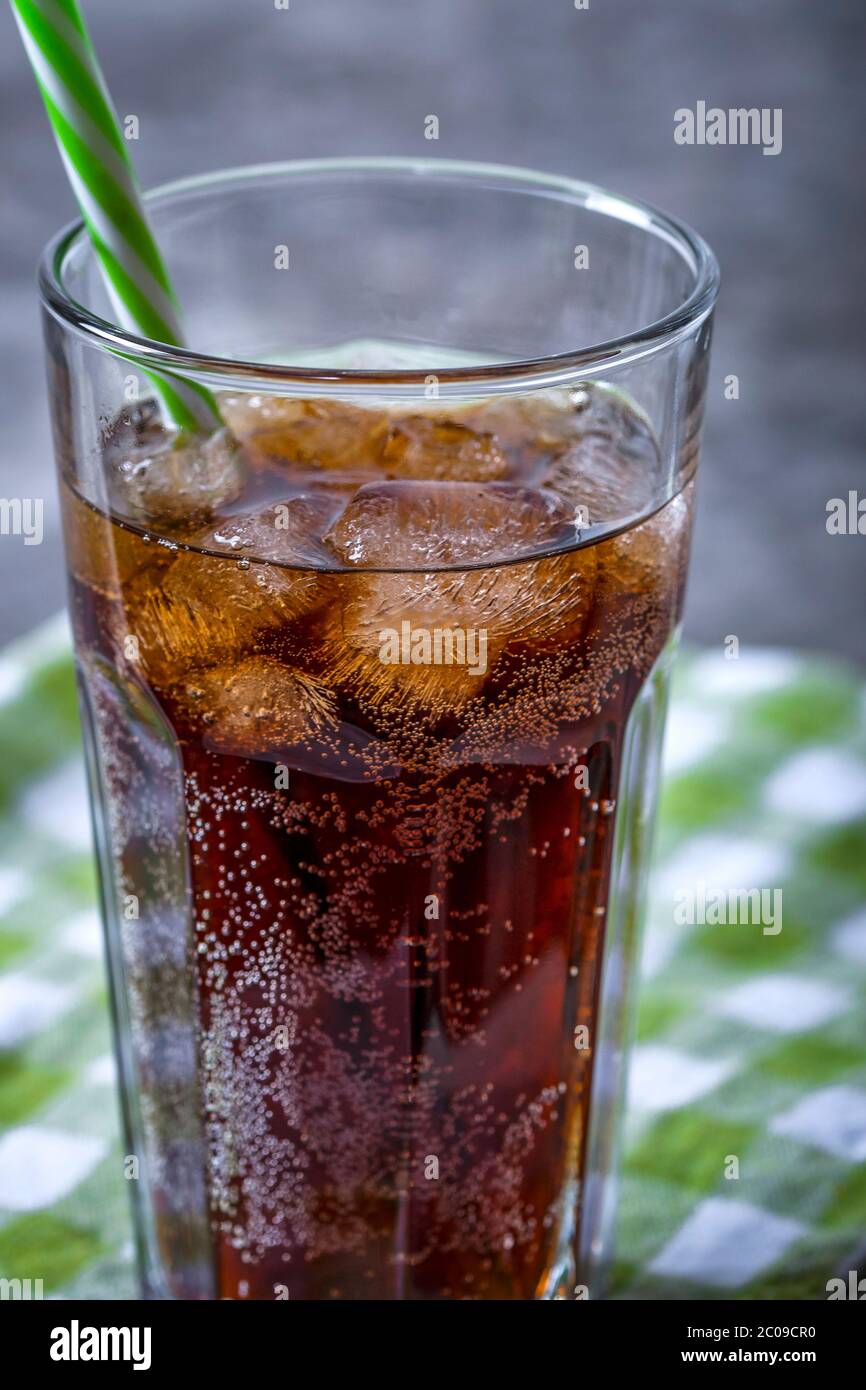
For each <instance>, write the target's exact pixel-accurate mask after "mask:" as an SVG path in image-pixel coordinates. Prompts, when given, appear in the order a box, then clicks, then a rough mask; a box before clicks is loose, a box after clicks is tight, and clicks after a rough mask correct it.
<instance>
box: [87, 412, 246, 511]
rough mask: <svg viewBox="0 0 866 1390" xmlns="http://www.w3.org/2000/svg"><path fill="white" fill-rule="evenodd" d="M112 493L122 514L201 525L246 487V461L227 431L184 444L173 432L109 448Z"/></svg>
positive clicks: (109, 487)
mask: <svg viewBox="0 0 866 1390" xmlns="http://www.w3.org/2000/svg"><path fill="white" fill-rule="evenodd" d="M106 471H107V482H108V495H109V501H110V503H111V506H112V509H113V510H114V511H115V512H116V513H117V515H118V516H121V517H124V518H127V519H129V520H132V521H137V522H139V523H143V524H145V525H147V526H155V527H156V526H171V527H178V526H179V527H182V528H183V527H185V526H186V525H187V524H193V525H194V524H195V523H196V522H198V523H201V522H202V521H203V520H205V519H206V518H207V517H209V516H212V515H213V513H214V512H216V511H218V510H219V509H220V508H221V507H224V506H225V505H226V504H227V503H230V502H233V501H235V500H236V499H237V498H238V497H239V496H240V494H241V492H242V491H243V486H244V465H243V457H242V455H241V452H240V450H239V449H238V446H237V444H236V442H235V440H234V439H233V438H232V436H231V435H230V434H229V433H228V431H227V430H218V431H217V432H216V433H215V434H213V435H211V436H210V437H209V438H208V439H198V438H196V439H194V440H191V441H190V442H188V443H180V442H179V440H178V439H176V438H173V437H172V436H170V435H168V434H162V435H160V436H159V437H158V438H155V439H153V440H151V441H150V442H148V443H146V442H144V441H142V440H140V439H139V440H137V441H136V443H135V444H134V445H133V446H132V447H130V448H123V447H115V446H112V448H111V449H110V450H108V451H107V452H106Z"/></svg>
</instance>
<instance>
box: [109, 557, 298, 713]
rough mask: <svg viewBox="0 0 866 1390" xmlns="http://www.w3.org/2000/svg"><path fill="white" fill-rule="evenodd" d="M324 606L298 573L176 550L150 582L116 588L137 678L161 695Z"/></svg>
mask: <svg viewBox="0 0 866 1390" xmlns="http://www.w3.org/2000/svg"><path fill="white" fill-rule="evenodd" d="M323 601H324V593H323V590H322V588H321V586H320V580H319V579H318V578H317V576H316V575H315V574H313V573H312V572H310V571H305V570H290V569H282V568H279V567H277V566H276V565H273V564H265V563H250V562H249V561H247V560H245V559H220V558H218V557H215V556H213V555H201V554H199V553H198V552H197V551H194V550H185V551H181V552H180V553H179V554H178V555H177V557H176V559H175V560H174V562H173V563H172V564H171V566H170V567H169V569H168V570H167V571H166V572H165V574H164V575H161V576H160V577H159V578H158V579H157V580H156V581H155V580H154V579H153V577H152V575H151V573H150V572H149V571H148V572H144V573H143V574H140V575H136V576H135V577H134V578H133V580H132V581H131V582H130V583H129V584H128V585H126V586H125V587H124V591H123V610H124V630H123V633H122V634H121V635H122V637H123V640H124V646H125V647H126V646H128V643H127V642H126V639H127V638H128V637H132V638H134V639H135V643H134V646H133V647H132V651H133V653H134V660H135V661H137V662H139V663H140V665H141V668H142V669H143V671H144V673H145V675H146V676H147V677H148V679H150V680H151V681H153V682H154V683H155V684H156V685H158V686H161V687H164V688H168V687H171V686H174V685H176V684H177V683H178V682H179V681H181V680H183V679H184V678H185V677H186V676H187V675H188V674H189V672H190V671H191V670H193V669H195V668H198V667H203V666H216V665H218V664H220V663H223V662H225V661H228V660H231V659H233V658H235V657H237V656H238V655H239V654H240V653H241V652H242V651H244V650H245V649H249V648H251V647H254V646H255V645H256V643H257V642H258V641H259V639H260V638H261V636H262V634H263V633H265V632H269V631H274V632H276V631H277V630H279V629H284V628H286V627H287V626H288V627H290V625H291V624H292V623H294V622H295V621H296V620H297V619H298V618H300V617H302V616H303V615H305V614H306V613H307V612H311V611H312V610H313V609H314V608H315V607H316V606H317V605H318V604H319V603H321V602H323Z"/></svg>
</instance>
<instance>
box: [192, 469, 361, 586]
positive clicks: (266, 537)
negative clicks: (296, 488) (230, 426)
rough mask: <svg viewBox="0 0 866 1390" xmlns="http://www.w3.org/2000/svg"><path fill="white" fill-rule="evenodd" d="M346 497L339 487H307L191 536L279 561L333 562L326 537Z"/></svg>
mask: <svg viewBox="0 0 866 1390" xmlns="http://www.w3.org/2000/svg"><path fill="white" fill-rule="evenodd" d="M340 476H342V475H340ZM344 502H345V495H344V493H343V490H342V489H341V488H321V489H318V490H313V489H308V490H307V491H305V492H302V493H296V494H295V495H293V496H290V497H287V498H286V499H285V500H284V501H281V502H274V503H272V504H271V506H269V507H265V508H263V509H262V510H261V511H257V512H248V513H242V514H239V515H237V516H231V517H226V518H225V519H224V520H222V521H220V522H219V523H218V524H217V525H215V526H213V525H212V526H210V527H208V528H206V529H202V530H201V531H197V532H196V533H195V534H194V535H193V536H191V537H190V540H191V541H192V542H193V544H195V545H199V546H201V547H202V548H203V549H206V550H215V551H217V553H224V554H233V555H237V556H246V557H248V558H251V559H252V558H255V559H259V560H272V561H275V562H276V563H277V564H283V565H322V564H326V565H327V564H329V563H331V564H332V563H333V557H332V556H331V554H330V552H329V551H328V550H327V549H326V548H325V546H324V545H323V544H322V536H323V535H324V533H325V532H326V531H327V530H328V528H329V527H330V525H331V524H332V523H333V522H334V520H335V519H336V517H338V516H339V514H340V512H341V511H342V509H343V506H344Z"/></svg>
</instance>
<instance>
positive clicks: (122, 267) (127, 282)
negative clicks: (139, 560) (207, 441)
mask: <svg viewBox="0 0 866 1390" xmlns="http://www.w3.org/2000/svg"><path fill="white" fill-rule="evenodd" d="M10 3H11V5H12V12H13V14H14V16H15V20H16V23H17V25H18V29H19V31H20V33H21V38H22V40H23V42H24V47H25V49H26V51H27V56H28V58H29V59H30V62H31V65H32V67H33V71H34V74H35V76H36V81H37V84H38V86H39V90H40V92H41V94H42V99H43V101H44V103H45V109H46V111H47V112H48V119H49V120H50V122H51V128H52V130H53V131H54V136H55V139H56V140H57V146H58V149H59V150H60V155H61V158H62V160H63V163H64V165H65V167H66V172H67V174H68V176H69V181H70V183H71V184H72V189H73V192H74V193H75V196H76V198H77V199H78V204H79V207H80V208H81V214H82V217H83V218H84V223H85V226H86V227H87V230H88V233H89V234H90V238H91V241H92V243H93V247H94V250H95V252H96V256H97V259H98V261H99V265H100V268H101V270H102V274H103V278H104V280H105V284H106V287H107V289H108V293H109V296H110V298H111V301H112V304H113V305H114V309H115V313H116V314H117V317H118V320H119V322H120V323H121V324H122V326H123V327H125V328H127V329H129V330H131V331H132V332H134V333H138V334H140V335H141V336H142V337H145V338H154V339H156V340H157V341H158V342H161V343H167V344H169V345H170V346H180V344H181V343H182V342H183V332H182V329H181V323H180V312H179V309H178V304H177V299H176V297H175V294H174V291H173V290H172V287H171V282H170V281H169V278H168V273H167V271H166V269H165V264H164V262H163V259H162V256H161V255H160V252H159V248H158V246H157V244H156V242H155V240H154V237H153V233H152V232H151V229H150V224H149V222H148V219H147V214H146V213H145V210H144V205H143V203H142V199H141V192H140V189H139V187H138V183H137V180H136V177H135V172H134V170H133V167H132V162H131V160H130V158H129V153H128V150H127V146H126V141H125V140H124V138H123V135H122V133H121V130H120V125H119V122H118V120H117V116H116V115H115V112H114V108H113V107H112V104H111V98H110V96H109V94H108V88H107V87H106V84H105V79H104V77H103V75H102V71H101V69H100V67H99V63H98V61H97V58H96V53H95V52H94V48H93V44H92V43H91V41H90V38H89V36H88V33H87V29H86V26H85V24H84V20H83V18H82V16H81V12H80V10H79V8H78V4H77V0H10ZM122 355H124V354H118V356H122ZM130 360H133V359H130ZM139 365H140V364H139ZM147 375H148V376H150V377H151V379H152V380H153V382H154V384H155V385H156V387H157V389H158V390H159V393H160V395H161V396H162V399H163V403H164V405H165V409H166V412H167V413H168V415H169V417H170V418H171V420H172V421H173V422H174V424H175V425H177V427H178V428H180V429H205V430H211V429H213V428H214V426H216V425H218V424H219V423H220V417H219V411H218V409H217V404H216V401H215V400H214V398H213V396H212V395H211V394H210V392H209V391H207V390H205V388H204V387H203V386H200V385H199V384H198V383H197V382H193V381H189V380H187V379H186V378H185V377H180V376H177V375H176V374H175V373H173V372H172V373H170V374H169V373H160V374H159V375H157V374H155V373H154V372H152V371H148V372H147Z"/></svg>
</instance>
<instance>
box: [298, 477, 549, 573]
mask: <svg viewBox="0 0 866 1390" xmlns="http://www.w3.org/2000/svg"><path fill="white" fill-rule="evenodd" d="M573 539H574V528H573V525H572V524H571V517H570V515H569V512H568V508H567V506H565V505H564V504H563V503H562V502H561V501H560V500H559V499H558V498H557V497H555V496H554V494H553V493H551V492H549V491H545V490H544V489H541V488H527V487H520V486H518V485H517V484H514V483H487V484H480V483H454V482H447V483H445V482H438V483H437V482H418V481H411V482H410V481H399V482H389V483H366V484H365V485H364V486H363V487H362V488H360V489H359V491H358V492H357V493H356V494H355V497H354V498H353V499H352V501H351V502H350V503H349V504H348V506H347V507H346V509H345V511H344V512H343V513H342V514H341V516H340V517H339V518H338V520H337V521H336V523H335V524H334V525H333V526H332V527H331V529H330V530H329V531H328V532H327V534H326V535H325V542H326V544H328V545H329V546H330V547H331V549H332V550H333V551H334V553H335V554H336V555H337V556H338V558H339V559H340V560H342V561H343V563H344V564H347V565H353V566H356V567H358V568H361V569H375V568H393V569H397V568H406V569H416V570H420V569H428V570H432V569H435V568H438V567H440V566H444V565H459V564H466V565H471V564H481V563H488V564H489V563H490V562H492V561H496V560H507V559H512V558H516V557H517V556H519V555H521V554H524V555H525V554H532V553H533V552H537V551H539V550H543V549H545V548H546V547H548V546H550V545H553V544H564V543H567V542H568V541H569V540H573Z"/></svg>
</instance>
